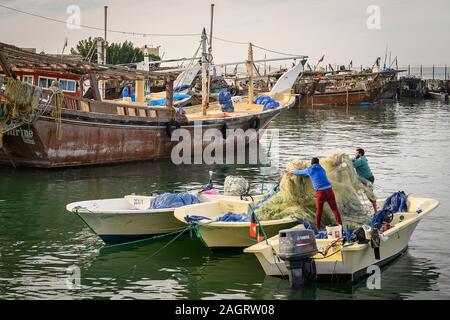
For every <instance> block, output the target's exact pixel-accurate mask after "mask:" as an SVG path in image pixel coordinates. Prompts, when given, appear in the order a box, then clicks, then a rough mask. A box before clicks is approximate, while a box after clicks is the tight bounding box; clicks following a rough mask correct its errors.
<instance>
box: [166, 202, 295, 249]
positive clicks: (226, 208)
mask: <svg viewBox="0 0 450 320" xmlns="http://www.w3.org/2000/svg"><path fill="white" fill-rule="evenodd" d="M262 199H263V197H262V196H257V197H254V201H255V203H257V202H259V201H260V200H262ZM248 205H249V201H240V200H235V199H221V200H218V201H214V202H210V203H201V204H194V205H190V206H185V207H181V208H177V209H175V213H174V215H175V217H176V218H177V219H178V220H179V221H180V222H185V217H186V216H187V215H189V216H193V215H194V216H203V217H207V218H210V219H211V220H207V219H204V220H200V221H198V222H197V223H198V225H199V229H200V232H201V235H202V238H201V239H202V241H203V243H204V244H205V245H206V246H207V247H209V248H211V249H225V248H245V247H248V246H251V245H253V244H255V243H257V241H256V239H254V238H252V237H251V236H250V232H249V230H250V222H217V221H214V220H215V219H216V218H218V217H220V216H223V215H224V214H226V213H248V209H249V206H248ZM185 223H186V222H185ZM297 223H298V222H297V219H296V218H285V219H280V220H271V221H261V225H262V227H263V229H264V232H265V233H266V234H267V236H268V237H271V236H274V235H276V234H278V231H279V230H281V229H286V228H291V227H293V226H294V225H296V224H297ZM186 224H187V223H186Z"/></svg>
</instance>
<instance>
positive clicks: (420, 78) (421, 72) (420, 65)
mask: <svg viewBox="0 0 450 320" xmlns="http://www.w3.org/2000/svg"><path fill="white" fill-rule="evenodd" d="M420 79H422V65H420Z"/></svg>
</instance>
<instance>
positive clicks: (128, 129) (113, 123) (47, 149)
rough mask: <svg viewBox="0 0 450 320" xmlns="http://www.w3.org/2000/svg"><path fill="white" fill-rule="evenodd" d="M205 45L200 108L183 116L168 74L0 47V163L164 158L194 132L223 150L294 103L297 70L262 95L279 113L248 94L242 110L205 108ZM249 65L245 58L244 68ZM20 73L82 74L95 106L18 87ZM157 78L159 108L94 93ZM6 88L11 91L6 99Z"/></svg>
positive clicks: (202, 144) (196, 147)
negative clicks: (2, 86) (2, 78)
mask: <svg viewBox="0 0 450 320" xmlns="http://www.w3.org/2000/svg"><path fill="white" fill-rule="evenodd" d="M206 41H207V37H206V32H205V30H203V33H202V42H203V56H202V68H203V70H202V78H203V84H204V85H203V88H204V90H203V103H202V105H200V106H194V107H192V108H189V110H186V113H185V114H181V113H179V112H177V110H176V109H175V108H174V107H173V82H174V80H175V75H174V74H172V73H166V74H161V73H154V72H144V71H139V70H136V71H133V72H130V71H129V70H126V69H124V68H120V67H116V66H109V65H98V64H93V63H90V64H86V63H78V62H71V61H64V60H62V59H61V58H59V57H50V56H46V55H40V54H33V53H29V52H27V51H24V50H21V49H19V48H16V47H13V46H10V45H6V44H0V63H1V66H2V70H3V72H4V73H5V75H6V90H5V92H4V93H3V94H2V95H0V99H1V100H0V101H1V104H2V107H3V109H2V110H6V112H2V114H1V115H0V117H1V120H0V132H1V135H2V142H3V144H2V149H3V152H1V153H0V163H1V164H5V165H10V166H27V167H41V168H54V167H69V166H83V165H94V164H110V163H121V162H129V161H139V160H150V159H157V158H167V157H170V156H171V153H172V148H173V147H174V146H175V145H177V143H178V141H173V140H172V132H173V131H174V130H175V129H178V128H182V129H185V130H187V132H189V134H191V136H194V135H195V133H194V130H195V129H197V130H198V129H202V130H201V132H202V134H204V133H205V132H207V129H217V130H220V131H221V132H223V137H224V139H223V142H222V144H223V145H225V144H228V142H229V141H227V139H229V138H230V139H229V140H231V139H236V137H235V136H233V137H227V132H229V131H228V130H233V129H242V130H243V131H246V130H247V129H254V130H256V131H258V132H259V131H261V130H262V129H264V128H266V127H267V126H268V124H269V123H270V121H271V120H272V119H273V118H274V117H275V116H277V115H278V114H279V113H280V112H281V111H283V110H286V109H287V108H289V107H290V106H292V105H293V104H294V103H295V97H294V96H293V95H292V94H291V88H292V86H293V83H294V81H295V79H296V78H297V76H298V75H299V73H300V71H301V68H300V64H299V65H297V66H295V67H294V68H293V69H291V70H289V71H288V72H287V73H286V74H285V75H284V76H283V77H281V78H280V79H279V81H278V82H277V84H276V85H275V86H274V87H273V88H272V90H271V92H270V93H269V95H270V96H271V97H272V98H273V99H274V100H275V101H276V102H278V104H279V106H278V107H274V108H270V109H267V110H263V106H262V105H260V104H255V103H254V102H253V101H254V99H255V97H254V94H253V91H252V90H250V91H249V96H248V97H245V98H243V99H242V102H241V103H236V104H234V112H222V110H221V106H220V105H219V104H217V103H211V104H210V103H209V99H208V91H207V88H208V74H209V71H208V70H209V67H208V61H207V59H206ZM252 60H253V57H252V52H251V50H249V60H248V64H251V63H252ZM27 66H29V67H30V68H31V67H33V68H38V67H39V68H48V69H58V70H63V71H65V72H75V73H83V74H88V75H89V79H90V83H91V87H92V88H93V92H94V99H85V98H81V97H75V96H68V95H65V94H64V93H63V92H60V91H59V90H56V91H52V90H49V91H47V90H40V89H39V88H37V87H33V86H29V85H26V84H19V83H18V81H17V80H16V77H15V74H14V70H15V68H18V67H22V68H23V67H27ZM162 77H163V78H165V80H166V83H167V90H166V99H167V105H166V106H165V107H149V106H146V105H145V104H144V103H143V102H144V100H143V99H144V97H143V96H144V95H143V93H140V92H137V94H136V96H137V97H139V99H137V102H135V103H133V102H128V103H123V102H117V101H102V100H101V97H100V93H99V90H98V85H97V82H98V81H99V79H100V80H105V79H111V78H124V79H134V80H136V81H140V82H143V81H144V80H145V79H152V78H155V79H161V78H162ZM137 87H138V86H137ZM139 87H143V86H142V85H139ZM8 88H9V89H11V90H9V95H8ZM15 89H19V91H20V90H22V91H26V92H28V93H30V94H29V97H28V99H25V100H26V101H24V99H22V98H20V97H21V96H22V95H21V94H19V95H17V92H18V91H17V90H15ZM139 91H141V90H139ZM142 91H143V90H142ZM14 93H16V94H14ZM206 140H207V139H200V140H199V139H193V141H192V143H191V149H192V150H193V152H201V151H202V150H203V149H204V148H206V147H207V146H208V145H209V142H208V141H206ZM245 141H246V142H248V141H247V140H245Z"/></svg>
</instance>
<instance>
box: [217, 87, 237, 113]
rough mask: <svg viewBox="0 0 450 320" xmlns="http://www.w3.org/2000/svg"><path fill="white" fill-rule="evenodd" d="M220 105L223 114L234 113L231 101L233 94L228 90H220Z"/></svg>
mask: <svg viewBox="0 0 450 320" xmlns="http://www.w3.org/2000/svg"><path fill="white" fill-rule="evenodd" d="M219 103H220V106H221V107H222V112H234V106H233V101H232V100H231V93H229V92H228V91H227V90H220V92H219Z"/></svg>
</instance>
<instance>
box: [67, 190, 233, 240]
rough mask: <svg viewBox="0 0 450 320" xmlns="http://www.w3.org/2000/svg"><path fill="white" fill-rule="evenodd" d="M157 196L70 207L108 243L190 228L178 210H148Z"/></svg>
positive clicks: (205, 198)
mask: <svg viewBox="0 0 450 320" xmlns="http://www.w3.org/2000/svg"><path fill="white" fill-rule="evenodd" d="M152 198H153V197H148V196H135V195H130V196H125V197H124V198H117V199H103V200H91V201H80V202H74V203H70V204H68V205H67V207H66V209H67V210H68V211H70V212H73V213H75V214H77V215H78V217H79V218H80V219H82V220H83V222H84V223H85V224H86V225H87V226H89V228H90V229H91V230H92V231H93V232H94V233H95V234H97V235H98V236H99V237H100V238H101V239H102V240H103V241H104V242H105V243H108V244H109V243H120V242H128V241H133V240H140V239H146V238H151V237H154V236H158V235H162V234H170V233H177V232H180V231H182V230H184V229H186V228H187V226H186V224H185V223H183V222H181V221H179V220H178V219H176V218H175V217H174V209H148V208H149V207H150V202H151V199H152ZM198 199H199V200H200V201H201V202H209V201H214V200H217V199H237V197H228V196H223V195H198Z"/></svg>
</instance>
